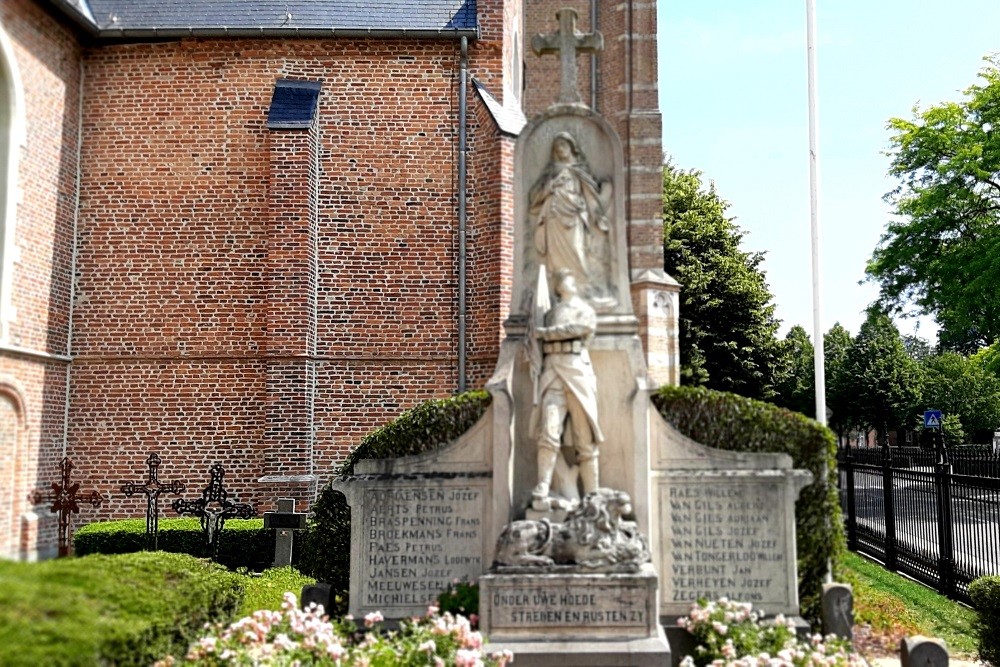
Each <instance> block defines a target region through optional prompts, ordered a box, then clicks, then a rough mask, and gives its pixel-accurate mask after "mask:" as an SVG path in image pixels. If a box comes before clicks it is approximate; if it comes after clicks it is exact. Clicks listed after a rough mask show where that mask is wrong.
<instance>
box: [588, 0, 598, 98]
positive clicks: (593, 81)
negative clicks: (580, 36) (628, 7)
mask: <svg viewBox="0 0 1000 667" xmlns="http://www.w3.org/2000/svg"><path fill="white" fill-rule="evenodd" d="M599 29H600V28H599V25H598V22H597V0H590V32H592V33H595V34H596V33H597V32H598V30H599ZM597 56H598V54H597V52H594V53H591V54H590V108H591V109H593V110H594V111H597V110H598V109H597Z"/></svg>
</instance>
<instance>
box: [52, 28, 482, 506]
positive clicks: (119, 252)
mask: <svg viewBox="0 0 1000 667" xmlns="http://www.w3.org/2000/svg"><path fill="white" fill-rule="evenodd" d="M498 58H499V51H498V50H496V51H495V50H491V49H489V48H482V49H480V50H479V51H476V50H473V53H472V62H471V64H470V69H471V70H472V71H473V72H474V73H476V74H477V75H478V73H479V72H480V71H487V72H492V71H495V70H496V69H498V66H499V60H498ZM457 68H458V45H457V43H456V42H441V41H425V42H391V41H390V42H362V41H349V40H283V41H266V40H257V41H246V40H244V41H231V40H208V39H190V40H183V41H179V42H172V43H163V44H155V45H153V44H147V45H122V46H109V47H100V48H97V49H93V50H91V51H89V52H88V54H87V69H86V82H85V113H84V118H85V140H84V149H83V160H84V164H85V165H86V170H85V173H84V177H83V182H82V190H83V206H82V211H81V219H80V241H81V243H80V250H79V260H78V261H79V266H80V275H81V278H80V281H79V296H78V301H79V304H78V307H77V310H76V317H75V322H74V327H75V335H74V352H75V353H76V355H77V359H78V361H77V362H76V363H75V366H74V376H73V393H72V404H71V427H70V448H71V451H72V452H73V453H74V455H75V456H76V457H77V458H80V459H87V460H88V461H91V462H92V463H90V464H88V468H86V469H85V468H83V467H81V469H80V474H81V477H87V478H88V479H98V480H99V481H98V484H99V488H101V490H103V491H108V492H111V493H117V491H116V488H117V485H118V484H119V483H120V481H124V480H125V479H126V478H129V479H132V478H136V479H138V478H139V477H138V475H139V474H140V473H141V470H142V461H143V459H144V458H145V456H146V452H147V451H148V449H149V448H150V447H151V446H154V445H156V446H159V447H160V451H161V452H163V454H162V455H163V458H164V466H163V470H164V475H165V477H168V476H169V477H170V478H180V479H182V480H183V481H185V482H186V483H188V485H189V487H191V488H195V487H197V488H200V487H201V486H203V485H204V480H205V479H207V477H206V470H207V468H208V466H209V465H211V464H212V463H214V462H215V461H217V460H219V461H221V462H223V463H224V464H226V465H227V466H228V465H230V463H229V462H232V464H233V465H240V466H241V468H240V474H239V475H236V474H235V473H234V474H232V475H227V479H229V480H230V482H231V484H232V489H233V491H234V493H236V495H237V496H238V497H239V499H240V500H245V499H246V500H254V501H256V502H259V503H262V504H264V505H266V504H267V503H268V502H269V501H270V500H271V499H272V498H270V497H268V496H269V495H270V494H271V491H272V490H274V489H275V488H277V487H268V486H265V487H261V486H260V485H258V484H257V483H256V480H257V479H258V478H259V477H260V476H261V475H265V474H266V475H282V474H284V475H302V474H316V475H319V476H320V477H321V478H322V479H325V478H327V477H328V476H329V474H330V473H331V470H332V466H333V465H334V463H335V461H337V460H338V459H340V458H342V457H343V456H344V455H345V454H346V453H347V451H349V449H350V448H352V447H353V446H355V445H356V444H357V443H358V441H359V440H360V438H361V437H363V435H365V434H366V433H368V432H369V431H371V430H372V429H373V428H375V427H377V426H380V425H381V424H383V423H385V422H386V421H387V420H388V419H390V418H392V417H393V416H395V415H397V414H399V413H400V412H401V411H402V410H404V409H406V408H408V407H412V406H413V405H416V404H417V403H419V402H421V401H423V400H426V399H428V398H431V397H435V396H443V395H447V394H449V393H451V392H452V391H454V389H455V386H456V381H457V377H456V363H457V338H456V320H457V310H456V308H457V286H456V282H457V226H456V224H457V223H456V220H457V217H456V194H455V193H456V187H457V183H456V178H457V174H456V165H457V162H456V160H457V89H456V81H457ZM279 77H288V78H300V79H311V80H318V81H322V82H323V87H322V91H321V97H320V104H319V111H318V125H317V127H316V128H315V130H314V132H313V133H312V135H309V133H307V132H295V131H269V130H267V129H266V127H265V120H266V112H267V106H268V103H269V100H270V96H271V91H272V88H273V84H274V81H275V79H277V78H279ZM473 99H474V97H473V96H472V95H470V101H471V100H473ZM473 120H474V119H473ZM309 136H312V137H313V139H312V140H313V141H315V142H317V143H316V150H318V169H317V170H316V173H315V174H313V176H310V173H309V169H307V168H305V167H306V163H307V161H308V160H309V158H308V154H309V151H310V149H309V148H308V144H309V142H310V139H308V137H309ZM500 141H501V140H500V139H499V137H498V136H496V133H495V131H492V133H491V134H487V135H486V136H484V138H483V140H482V141H481V142H479V144H478V145H477V148H476V150H477V151H480V150H481V151H483V152H484V153H487V152H489V151H494V152H495V151H496V146H499V145H500ZM490 155H493V153H490ZM477 159H479V158H478V157H477ZM492 169H493V171H494V173H497V174H498V173H499V165H498V164H497V163H496V162H494V163H493V165H492ZM310 178H314V180H315V182H316V183H317V189H316V195H317V199H316V203H315V207H314V209H315V210H314V213H312V214H310V211H309V210H307V209H308V207H309V201H308V200H309V197H307V196H306V195H307V193H308V192H309V189H310V187H312V186H311V185H310V180H309V179H310ZM473 187H480V186H477V185H474V186H473ZM500 189H501V188H500V186H499V185H495V186H494V185H490V184H483V185H481V191H477V192H476V194H474V200H473V201H470V211H471V216H472V217H474V218H475V219H476V220H477V221H478V222H477V224H479V225H481V228H482V230H483V233H484V237H485V238H487V239H488V243H490V244H492V243H495V242H497V240H498V238H499V235H498V234H497V233H496V232H495V229H496V228H498V226H499V224H500V221H499V218H498V213H499V211H500V207H499V206H498V205H497V204H496V202H495V201H494V200H495V199H496V198H498V197H499V196H500ZM296 211H298V213H296ZM313 218H314V222H312V223H308V224H307V221H308V220H312V219H313ZM309 225H312V226H309ZM310 239H312V240H310ZM313 242H314V245H313V246H311V245H310V243H313ZM310 248H312V249H310ZM310 252H315V255H316V257H315V260H311V259H309V253H310ZM484 253H485V254H482V255H480V254H475V255H474V257H473V260H472V263H470V267H469V271H470V274H474V275H476V276H478V277H479V279H481V280H483V281H485V282H486V283H488V284H490V285H497V284H499V283H500V277H499V275H498V274H497V272H498V271H499V270H500V267H501V264H500V262H499V261H498V259H497V256H498V253H497V252H494V251H492V250H486V251H484ZM311 261H315V265H316V270H315V275H314V276H312V277H310V276H309V275H307V274H308V273H309V271H310V269H309V266H310V262H311ZM480 262H482V263H483V265H482V266H480V265H479V263H480ZM276 271H279V273H276ZM496 291H497V293H498V294H499V290H496ZM283 292H284V297H283V296H282V293H283ZM500 307H501V306H500V305H499V298H498V296H493V297H491V301H490V304H489V306H488V307H485V308H479V309H477V310H476V311H475V312H474V313H472V317H471V318H470V330H472V331H475V332H477V333H476V334H475V336H476V338H475V342H474V346H476V354H477V355H478V356H477V359H478V363H480V364H481V365H482V366H484V367H486V366H488V367H489V368H490V369H492V366H493V364H494V360H495V355H496V339H497V333H496V332H497V328H498V326H499V321H500V317H501V315H500V310H499V309H500ZM310 318H312V321H314V322H315V324H314V325H313V324H310ZM484 322H485V323H484ZM313 331H314V332H315V333H314V334H313V333H312V332H313ZM479 332H490V333H488V334H481V333H479ZM484 335H485V337H486V338H487V339H488V340H487V341H486V344H485V346H480V345H479V342H478V341H479V340H480V339H481V338H482V337H483V336H484ZM312 336H314V341H315V342H314V343H313V342H311V341H312V340H313V339H312V338H311V337H312ZM491 354H492V355H493V356H492V358H491V357H490V355H491ZM484 375H485V374H484V373H483V372H482V371H481V370H477V378H481V377H483V376H484ZM171 440H176V441H177V443H178V445H177V446H176V448H174V447H169V446H168V444H169V442H170V441H171ZM140 443H141V444H140ZM175 452H176V453H175ZM238 461H242V463H237V462H238ZM171 469H173V471H174V473H173V474H172V475H168V473H167V471H168V470H171ZM118 495H120V494H118ZM137 511H138V504H137V503H135V502H132V501H124V500H123V499H121V498H120V497H119V498H116V499H115V500H114V501H113V502H112V503H111V504H110V505H109V506H108V507H107V508H106V509H103V510H101V511H100V512H91V513H90V515H91V516H97V515H100V516H107V515H112V514H113V515H120V514H121V513H122V512H131V513H136V512H137Z"/></svg>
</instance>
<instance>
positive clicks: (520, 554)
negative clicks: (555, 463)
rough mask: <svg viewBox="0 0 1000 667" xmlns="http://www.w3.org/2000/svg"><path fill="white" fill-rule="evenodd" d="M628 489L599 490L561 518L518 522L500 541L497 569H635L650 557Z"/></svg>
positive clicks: (502, 535)
mask: <svg viewBox="0 0 1000 667" xmlns="http://www.w3.org/2000/svg"><path fill="white" fill-rule="evenodd" d="M631 513H632V499H631V498H630V497H629V495H628V494H627V493H625V492H624V491H616V490H614V489H603V488H602V489H597V490H596V491H594V492H593V493H588V494H587V495H585V496H584V497H583V499H582V500H581V501H580V504H579V505H578V506H577V507H576V508H574V509H572V510H570V512H569V514H567V515H566V520H565V522H563V523H552V522H550V521H548V520H547V519H542V520H540V521H529V520H524V521H514V522H513V523H510V524H508V525H507V526H505V527H504V529H503V531H502V532H501V533H500V537H499V539H498V540H497V555H496V565H497V566H498V567H499V568H532V569H535V568H554V567H557V566H575V567H576V568H580V569H585V570H588V571H635V570H638V569H639V567H640V566H641V565H642V564H643V563H647V562H649V560H650V554H649V546H648V545H647V543H646V538H645V536H643V535H642V534H641V533H640V532H639V528H638V526H637V525H636V523H635V522H634V521H627V520H626V519H625V518H624V517H625V516H626V515H628V514H631Z"/></svg>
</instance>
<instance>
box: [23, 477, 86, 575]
mask: <svg viewBox="0 0 1000 667" xmlns="http://www.w3.org/2000/svg"><path fill="white" fill-rule="evenodd" d="M59 470H60V471H61V472H62V475H61V477H60V481H58V482H53V483H52V490H51V491H49V492H48V493H47V494H46V493H45V492H43V491H40V490H35V491H32V492H31V494H29V495H28V500H30V501H31V502H32V503H35V504H38V503H41V502H51V503H52V505H51V506H50V507H49V510H50V511H51V512H52V513H54V514H58V515H59V557H60V558H62V557H63V556H68V555H69V519H70V514H79V513H80V503H81V502H84V503H90V505H91V506H93V507H100V506H101V503H103V502H104V496H102V495H101V494H100V493H99V492H98V491H90V492H89V493H83V494H81V493H80V482H70V477H71V476H72V474H73V463H72V462H71V461H70V460H69V457H63V460H62V461H60V462H59Z"/></svg>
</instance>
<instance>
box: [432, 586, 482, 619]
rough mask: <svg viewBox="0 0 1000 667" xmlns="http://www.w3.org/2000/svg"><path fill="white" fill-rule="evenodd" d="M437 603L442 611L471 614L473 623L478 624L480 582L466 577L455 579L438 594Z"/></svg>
mask: <svg viewBox="0 0 1000 667" xmlns="http://www.w3.org/2000/svg"><path fill="white" fill-rule="evenodd" d="M437 603H438V608H439V609H440V610H441V611H442V612H448V613H451V614H462V615H463V616H469V617H470V619H471V620H472V625H473V626H477V625H478V623H479V621H478V619H477V618H476V616H477V613H478V612H479V584H477V583H475V582H470V581H467V580H465V579H463V580H462V581H454V582H452V584H451V586H449V587H448V589H447V590H445V591H442V592H441V594H440V595H438V599H437Z"/></svg>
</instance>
